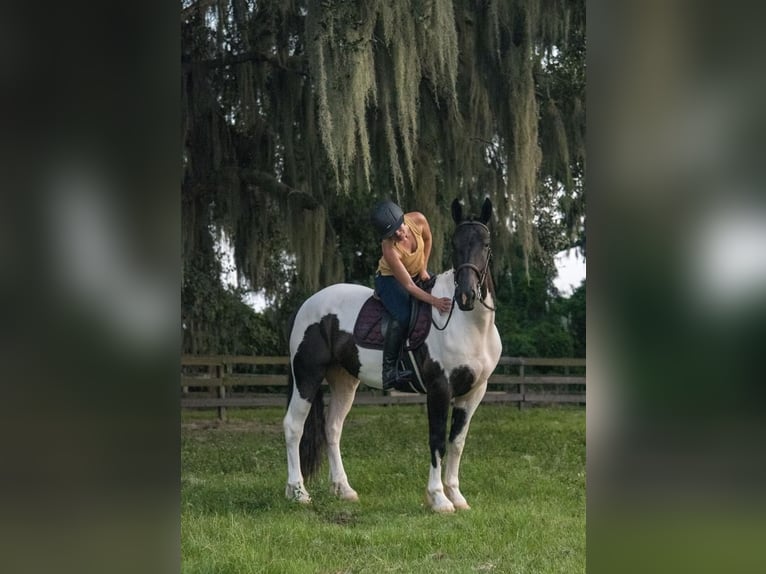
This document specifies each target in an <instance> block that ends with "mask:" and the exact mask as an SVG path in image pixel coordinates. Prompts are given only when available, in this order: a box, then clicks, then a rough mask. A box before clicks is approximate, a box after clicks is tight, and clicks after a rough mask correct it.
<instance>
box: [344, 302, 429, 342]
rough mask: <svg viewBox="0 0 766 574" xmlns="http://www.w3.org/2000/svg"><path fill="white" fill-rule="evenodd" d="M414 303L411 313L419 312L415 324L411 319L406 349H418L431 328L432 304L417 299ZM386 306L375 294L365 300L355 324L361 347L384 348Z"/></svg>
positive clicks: (355, 334) (357, 338)
mask: <svg viewBox="0 0 766 574" xmlns="http://www.w3.org/2000/svg"><path fill="white" fill-rule="evenodd" d="M416 303H417V305H413V310H412V311H411V312H410V313H411V315H412V314H415V313H417V317H416V318H415V321H414V325H413V321H412V320H411V319H410V324H411V326H412V327H411V329H410V333H409V341H408V343H409V344H406V345H405V346H404V350H405V351H408V350H411V349H417V348H418V347H420V345H422V344H423V341H425V340H426V337H427V336H428V332H429V331H430V330H431V305H429V304H428V303H424V302H422V301H416ZM384 312H386V311H385V307H383V303H381V302H380V299H378V298H376V297H375V296H374V295H373V296H371V297H370V298H369V299H367V301H365V302H364V305H362V308H361V309H360V310H359V315H357V318H356V323H355V324H354V342H355V343H356V344H357V345H359V346H360V347H365V348H367V349H382V348H383V331H382V323H383V313H384Z"/></svg>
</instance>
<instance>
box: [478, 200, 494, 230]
mask: <svg viewBox="0 0 766 574" xmlns="http://www.w3.org/2000/svg"><path fill="white" fill-rule="evenodd" d="M490 217H492V202H491V201H490V200H489V198H486V199H485V200H484V205H482V206H481V215H480V216H479V221H481V222H482V223H483V224H484V225H486V224H487V222H488V221H489V218H490Z"/></svg>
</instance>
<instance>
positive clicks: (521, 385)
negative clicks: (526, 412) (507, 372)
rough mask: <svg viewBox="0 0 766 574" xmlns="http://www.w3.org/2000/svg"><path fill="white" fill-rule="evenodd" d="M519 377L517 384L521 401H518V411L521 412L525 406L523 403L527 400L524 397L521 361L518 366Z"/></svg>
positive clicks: (522, 364) (524, 388)
mask: <svg viewBox="0 0 766 574" xmlns="http://www.w3.org/2000/svg"><path fill="white" fill-rule="evenodd" d="M519 376H520V377H521V382H520V383H519V394H520V395H521V400H519V410H520V411H521V410H523V409H524V407H525V406H526V405H525V404H524V402H525V401H526V400H527V397H526V388H527V387H526V385H525V384H524V361H523V360H522V362H521V364H520V365H519Z"/></svg>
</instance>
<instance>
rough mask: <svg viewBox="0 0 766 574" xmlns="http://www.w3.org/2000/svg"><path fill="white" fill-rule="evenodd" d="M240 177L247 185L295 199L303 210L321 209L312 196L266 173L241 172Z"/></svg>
mask: <svg viewBox="0 0 766 574" xmlns="http://www.w3.org/2000/svg"><path fill="white" fill-rule="evenodd" d="M240 177H241V178H242V181H244V182H245V183H246V184H247V185H255V186H258V187H261V188H264V189H265V190H266V191H275V192H277V193H280V194H284V195H286V196H287V198H288V199H290V198H295V199H297V201H298V205H299V206H300V207H301V208H303V209H312V210H313V209H316V208H317V207H319V202H317V200H316V199H315V198H314V196H312V195H311V194H309V193H307V192H305V191H303V190H300V189H295V188H294V187H290V186H289V185H287V184H285V183H282V182H281V181H279V180H278V179H277V178H276V177H274V176H273V175H272V174H270V173H266V172H265V171H260V170H256V169H248V170H242V171H240Z"/></svg>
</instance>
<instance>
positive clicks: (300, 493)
mask: <svg viewBox="0 0 766 574" xmlns="http://www.w3.org/2000/svg"><path fill="white" fill-rule="evenodd" d="M285 496H286V497H287V499H288V500H290V501H292V502H297V503H299V504H310V503H311V497H310V496H309V493H308V491H307V490H306V487H304V486H303V484H302V483H298V484H288V485H287V486H286V487H285Z"/></svg>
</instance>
